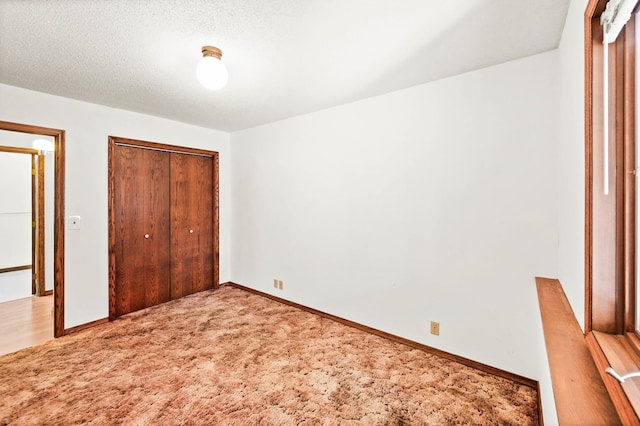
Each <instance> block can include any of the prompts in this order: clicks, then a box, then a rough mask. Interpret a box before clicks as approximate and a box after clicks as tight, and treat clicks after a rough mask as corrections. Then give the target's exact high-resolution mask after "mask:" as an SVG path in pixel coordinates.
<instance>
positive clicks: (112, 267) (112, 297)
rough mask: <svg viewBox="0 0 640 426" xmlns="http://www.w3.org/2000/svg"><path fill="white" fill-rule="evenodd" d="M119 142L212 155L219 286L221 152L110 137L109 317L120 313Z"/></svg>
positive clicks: (215, 283) (215, 280) (215, 284)
mask: <svg viewBox="0 0 640 426" xmlns="http://www.w3.org/2000/svg"><path fill="white" fill-rule="evenodd" d="M117 145H121V146H129V147H135V148H142V149H153V150H159V151H166V152H176V153H180V154H190V155H201V156H206V157H211V158H212V161H213V188H212V191H213V288H214V289H217V288H218V287H219V283H220V267H219V259H220V242H219V241H220V239H219V234H220V219H219V209H218V206H219V200H220V197H219V178H218V175H219V172H218V165H219V161H218V152H216V151H208V150H204V149H198V148H191V147H183V146H178V145H167V144H161V143H156V142H148V141H141V140H135V139H128V138H122V137H117V136H109V145H108V155H109V159H108V163H109V164H108V167H109V169H108V184H109V188H108V191H109V207H108V208H109V211H108V214H109V224H108V227H109V319H110V320H113V319H115V318H116V317H117V316H116V303H115V302H116V259H115V257H116V253H115V247H116V239H115V238H116V235H115V211H114V202H115V192H114V189H115V188H114V187H115V175H114V155H115V149H116V146H117Z"/></svg>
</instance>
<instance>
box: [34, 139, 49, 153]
mask: <svg viewBox="0 0 640 426" xmlns="http://www.w3.org/2000/svg"><path fill="white" fill-rule="evenodd" d="M31 146H32V147H33V149H37V150H38V151H40V152H41V153H42V154H46V153H48V152H53V141H49V140H46V139H36V140H34V141H33V143H32V144H31Z"/></svg>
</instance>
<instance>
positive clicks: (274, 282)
mask: <svg viewBox="0 0 640 426" xmlns="http://www.w3.org/2000/svg"><path fill="white" fill-rule="evenodd" d="M273 287H274V288H278V280H277V279H275V278H274V279H273Z"/></svg>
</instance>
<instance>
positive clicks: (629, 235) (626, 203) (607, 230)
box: [584, 0, 640, 424]
mask: <svg viewBox="0 0 640 426" xmlns="http://www.w3.org/2000/svg"><path fill="white" fill-rule="evenodd" d="M606 3H607V0H590V1H589V3H588V5H587V8H586V10H585V321H584V333H585V336H586V340H587V343H588V345H589V348H590V350H591V353H592V356H593V359H594V361H595V362H596V364H597V365H598V368H599V370H600V373H601V376H602V379H603V381H604V383H605V386H606V387H607V390H608V391H609V395H610V397H611V399H612V402H613V403H614V405H615V406H616V410H617V411H618V413H619V415H620V417H621V419H626V420H627V421H625V423H627V422H631V423H636V424H640V420H639V419H638V418H639V417H640V415H639V414H638V412H639V411H640V394H638V393H636V392H635V390H634V389H631V387H630V386H629V385H628V384H626V385H625V386H622V385H621V384H620V383H618V382H617V381H616V380H615V379H613V378H612V377H610V376H609V375H608V374H606V372H605V371H604V370H605V369H606V368H607V367H609V366H614V365H618V366H619V365H621V364H620V360H621V359H624V360H625V362H624V363H623V364H624V365H625V367H633V368H636V369H640V334H639V333H638V330H637V327H636V308H637V307H636V205H635V200H636V194H635V191H636V176H635V169H636V159H635V146H636V115H635V113H636V82H635V75H636V33H635V31H636V20H635V14H636V13H637V9H638V7H636V10H634V14H633V16H632V19H631V20H630V21H629V22H628V23H627V25H625V27H624V28H623V30H622V32H621V33H620V35H619V36H618V39H617V40H616V41H615V42H614V43H611V44H609V49H608V50H609V56H608V59H609V68H608V69H609V73H608V74H609V103H608V109H609V182H610V191H609V195H604V191H603V186H602V185H601V182H602V181H603V177H604V171H603V157H604V155H603V145H604V142H603V141H604V136H603V131H604V120H603V116H604V108H603V100H604V94H603V77H604V72H603V52H604V49H603V44H602V39H603V31H602V26H601V25H600V15H601V14H602V12H603V10H604V8H605V6H606ZM627 372H628V371H619V373H621V374H624V373H627ZM634 406H635V407H636V408H635V409H634Z"/></svg>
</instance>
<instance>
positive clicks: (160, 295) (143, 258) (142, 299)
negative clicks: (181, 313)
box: [113, 145, 171, 316]
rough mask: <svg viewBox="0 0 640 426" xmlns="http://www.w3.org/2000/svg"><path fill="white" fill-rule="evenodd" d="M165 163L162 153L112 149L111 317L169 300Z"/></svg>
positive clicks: (166, 167)
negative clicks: (112, 252)
mask: <svg viewBox="0 0 640 426" xmlns="http://www.w3.org/2000/svg"><path fill="white" fill-rule="evenodd" d="M169 160H170V155H169V154H168V153H166V152H162V151H157V150H150V149H143V148H134V147H129V146H120V145H116V147H115V149H114V200H113V206H114V210H115V211H114V222H115V223H114V225H115V275H116V279H115V310H116V316H120V315H123V314H126V313H129V312H133V311H136V310H139V309H143V308H146V307H149V306H153V305H157V304H159V303H163V302H166V301H168V300H170V296H171V294H170V274H169V271H170V260H171V257H170V252H169V249H170V247H169V237H170V232H169V224H170V218H169Z"/></svg>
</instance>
